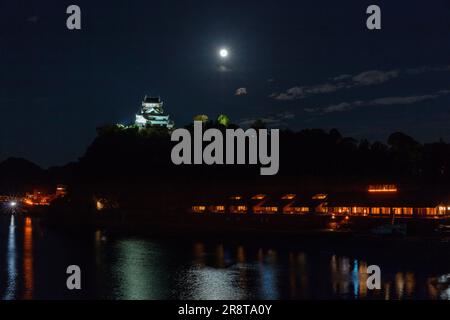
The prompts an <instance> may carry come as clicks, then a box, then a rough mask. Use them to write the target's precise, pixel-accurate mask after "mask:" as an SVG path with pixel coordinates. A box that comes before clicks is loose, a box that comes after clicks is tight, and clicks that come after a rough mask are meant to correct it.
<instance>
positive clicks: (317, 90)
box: [270, 83, 345, 101]
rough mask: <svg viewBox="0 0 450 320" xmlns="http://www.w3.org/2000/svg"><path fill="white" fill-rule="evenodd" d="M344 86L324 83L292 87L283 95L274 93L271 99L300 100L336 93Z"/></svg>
mask: <svg viewBox="0 0 450 320" xmlns="http://www.w3.org/2000/svg"><path fill="white" fill-rule="evenodd" d="M344 86H345V85H344V84H339V83H338V84H333V83H324V84H319V85H315V86H304V87H292V88H290V89H288V90H286V91H285V92H282V93H273V94H271V95H270V97H271V98H274V99H275V100H281V101H289V100H298V99H303V98H306V97H308V96H311V95H316V94H321V93H330V92H335V91H338V90H340V89H342V88H343V87H344Z"/></svg>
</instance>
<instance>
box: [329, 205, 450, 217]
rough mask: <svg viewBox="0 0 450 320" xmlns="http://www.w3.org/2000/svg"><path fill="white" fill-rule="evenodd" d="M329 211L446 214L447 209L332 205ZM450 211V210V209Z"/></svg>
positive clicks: (345, 212) (385, 213) (343, 212)
mask: <svg viewBox="0 0 450 320" xmlns="http://www.w3.org/2000/svg"><path fill="white" fill-rule="evenodd" d="M328 209H329V210H328V211H329V212H333V213H341V214H363V215H364V214H373V215H390V214H394V215H413V214H418V215H436V214H441V215H442V214H445V213H446V212H447V211H446V210H445V209H446V208H444V210H442V209H441V207H439V209H438V210H437V209H436V208H411V207H396V208H391V207H375V208H368V207H331V208H328ZM449 211H450V210H449Z"/></svg>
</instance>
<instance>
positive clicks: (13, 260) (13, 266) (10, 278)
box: [4, 215, 18, 300]
mask: <svg viewBox="0 0 450 320" xmlns="http://www.w3.org/2000/svg"><path fill="white" fill-rule="evenodd" d="M6 261H7V267H6V273H7V287H6V291H5V296H4V300H12V299H14V298H15V294H16V287H17V276H18V272H17V252H16V225H15V217H14V215H12V216H11V221H10V224H9V233H8V243H7V249H6Z"/></svg>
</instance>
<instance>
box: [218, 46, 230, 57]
mask: <svg viewBox="0 0 450 320" xmlns="http://www.w3.org/2000/svg"><path fill="white" fill-rule="evenodd" d="M228 54H229V53H228V50H227V49H225V48H223V49H220V51H219V55H220V56H221V57H222V58H226V57H228Z"/></svg>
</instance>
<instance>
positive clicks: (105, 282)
mask: <svg viewBox="0 0 450 320" xmlns="http://www.w3.org/2000/svg"><path fill="white" fill-rule="evenodd" d="M292 242H294V241H289V240H287V241H285V242H283V243H281V242H279V241H278V242H277V244H275V241H274V239H270V237H268V238H267V239H264V240H257V239H255V240H253V241H252V240H248V239H247V240H239V239H235V240H223V241H221V240H212V239H208V240H205V239H201V238H200V239H192V240H189V239H187V238H183V239H178V240H177V239H173V238H172V239H151V238H144V237H142V238H141V237H130V236H111V235H108V234H107V233H104V232H100V231H97V232H95V233H83V234H77V235H76V236H75V235H73V234H72V235H71V234H68V233H67V232H56V231H52V230H46V229H45V228H42V227H41V226H40V224H39V223H38V221H37V220H36V219H34V220H33V219H31V218H11V217H9V216H8V217H6V216H3V217H1V218H0V299H80V298H82V299H450V262H449V259H448V257H447V255H446V254H445V253H446V252H439V253H436V254H435V255H432V256H431V257H430V256H428V255H427V257H423V258H421V257H420V256H417V255H414V254H413V255H411V254H407V255H405V253H402V252H390V251H389V250H386V249H385V248H382V249H380V250H375V249H370V250H368V249H367V248H358V247H356V248H352V249H349V248H346V247H345V246H344V247H342V246H341V247H339V246H335V245H331V244H330V245H329V246H328V245H323V244H321V245H315V244H311V243H297V242H296V243H292ZM411 256H413V259H411ZM370 264H377V265H379V266H380V267H381V270H382V289H381V290H376V291H373V290H368V289H367V285H366V280H367V277H368V275H367V274H366V270H367V266H368V265H370ZM69 265H78V266H80V267H81V270H82V290H81V291H76V292H74V291H69V290H67V288H66V279H67V277H68V275H67V274H66V268H67V267H68V266H69Z"/></svg>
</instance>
